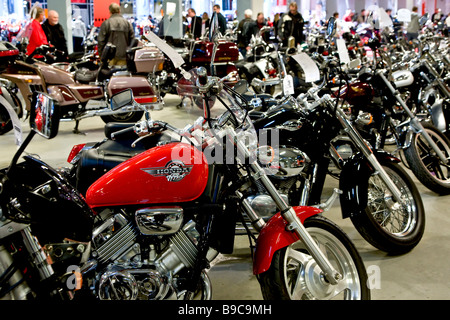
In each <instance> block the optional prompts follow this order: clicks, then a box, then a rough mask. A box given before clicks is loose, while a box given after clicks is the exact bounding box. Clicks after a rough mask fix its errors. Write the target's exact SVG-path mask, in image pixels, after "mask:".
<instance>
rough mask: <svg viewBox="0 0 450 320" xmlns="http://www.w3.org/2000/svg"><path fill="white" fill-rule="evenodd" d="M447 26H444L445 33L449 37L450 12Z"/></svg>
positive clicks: (446, 22) (446, 20)
mask: <svg viewBox="0 0 450 320" xmlns="http://www.w3.org/2000/svg"><path fill="white" fill-rule="evenodd" d="M444 23H445V28H444V35H446V36H447V37H448V36H449V34H450V32H449V31H450V13H449V14H448V15H447V18H445V21H444Z"/></svg>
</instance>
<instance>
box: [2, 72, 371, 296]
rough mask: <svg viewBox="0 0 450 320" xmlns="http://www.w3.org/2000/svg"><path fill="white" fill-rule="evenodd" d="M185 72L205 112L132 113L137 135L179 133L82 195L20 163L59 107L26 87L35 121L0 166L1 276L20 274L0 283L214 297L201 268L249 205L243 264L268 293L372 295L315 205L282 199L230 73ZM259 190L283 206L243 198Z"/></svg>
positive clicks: (42, 290) (350, 248)
mask: <svg viewBox="0 0 450 320" xmlns="http://www.w3.org/2000/svg"><path fill="white" fill-rule="evenodd" d="M184 74H185V76H184V77H183V84H184V86H179V90H180V93H183V92H182V91H184V93H186V90H187V91H188V94H190V95H196V96H197V97H198V98H199V99H201V100H202V101H203V106H204V117H201V118H199V119H198V120H197V121H196V122H195V123H194V125H192V126H191V127H189V128H185V129H183V130H180V129H177V128H174V127H173V126H171V125H170V124H168V123H165V122H161V121H153V120H143V121H141V122H139V123H136V124H135V126H134V127H133V130H134V131H135V132H136V133H138V135H139V136H141V138H144V137H148V136H152V135H153V134H154V133H155V132H161V131H165V130H170V131H172V132H173V133H176V134H178V135H179V136H180V137H182V138H183V139H184V140H183V142H174V143H169V144H165V145H161V146H157V147H154V148H151V149H149V150H147V151H145V152H143V153H140V154H138V155H136V156H135V157H133V158H131V159H129V160H127V161H125V162H123V163H122V164H120V165H118V166H117V167H115V168H113V169H112V170H111V171H109V172H108V173H107V174H105V175H104V176H102V177H101V178H100V179H98V180H97V181H96V182H95V183H94V184H93V185H92V186H91V187H90V188H89V189H88V191H87V193H86V197H85V198H83V197H82V196H81V195H80V194H79V193H78V192H77V191H76V190H74V189H73V188H72V187H71V186H70V185H69V184H68V183H67V181H66V180H65V179H64V178H63V177H62V176H61V175H59V174H58V173H57V172H56V171H55V170H53V169H52V168H51V167H49V166H48V165H46V164H45V163H43V162H42V161H40V160H38V159H36V158H34V157H32V156H25V162H23V163H17V160H18V159H19V156H20V154H21V153H22V151H23V150H24V149H25V147H26V145H27V144H28V143H29V142H30V141H31V139H32V137H33V136H34V135H35V133H36V132H39V133H41V134H43V135H44V136H46V137H49V138H51V137H53V136H54V135H55V134H56V133H55V131H56V130H57V129H58V123H59V122H58V119H57V116H58V115H57V108H54V105H52V101H51V99H49V97H48V96H46V95H44V94H40V95H37V96H36V98H35V102H34V105H35V106H36V107H35V108H33V112H31V115H30V121H31V125H32V128H33V130H32V131H31V133H30V135H29V136H28V137H27V139H26V140H25V142H24V143H23V144H22V146H21V148H20V149H19V150H18V152H17V154H16V155H15V157H14V159H13V161H12V163H11V165H10V167H9V168H7V169H5V170H2V171H0V182H1V186H2V188H0V205H1V209H2V214H3V216H4V217H5V219H2V220H1V224H0V249H2V250H1V251H0V252H1V255H0V259H1V262H2V263H1V264H0V266H1V267H0V273H3V272H4V271H5V270H4V269H7V271H8V272H9V273H14V275H15V277H14V278H11V280H9V278H8V277H5V278H2V279H1V280H2V281H3V282H8V281H10V282H12V283H14V284H17V285H16V286H15V287H12V284H11V286H10V285H7V284H6V283H5V284H4V283H0V284H1V288H2V290H1V291H0V293H1V294H3V295H4V296H7V297H9V296H11V297H14V298H21V297H29V296H31V295H38V296H40V297H41V298H71V297H73V296H75V298H76V297H80V298H81V297H95V298H98V299H102V300H123V299H128V300H135V299H142V300H153V299H156V300H164V299H194V298H196V299H197V298H198V299H211V298H212V295H211V283H210V281H209V279H208V276H207V273H206V272H205V271H206V269H208V268H209V267H210V262H211V261H212V260H213V259H214V258H215V257H216V256H217V254H218V253H231V252H232V250H233V246H234V237H235V224H236V222H237V221H239V220H241V219H243V217H244V216H247V217H248V218H249V219H250V221H251V222H252V224H253V226H254V228H255V229H256V230H259V231H260V232H259V236H258V239H257V240H256V241H257V245H256V250H255V251H254V264H253V273H254V274H255V275H257V276H258V280H259V282H260V285H261V290H262V294H263V297H264V298H265V299H311V298H312V299H369V298H370V290H369V288H368V286H367V274H366V270H365V268H364V264H363V262H362V260H361V257H360V256H359V254H358V252H357V250H356V248H355V247H354V245H353V243H352V242H351V241H350V239H349V238H348V237H347V236H346V235H345V233H344V232H343V231H342V230H341V229H340V228H339V227H337V226H336V225H335V224H334V223H332V222H331V221H329V220H327V219H326V218H325V217H323V216H321V215H319V213H321V210H320V209H317V208H314V207H291V206H289V205H287V204H286V202H285V201H284V200H283V198H282V197H281V196H280V194H279V193H278V191H277V189H276V188H275V187H274V185H273V184H272V183H271V182H270V180H269V178H268V176H267V175H266V174H265V171H264V169H263V167H262V166H261V165H260V164H259V162H258V161H255V160H256V158H255V155H256V153H255V151H256V146H255V145H254V141H257V138H256V137H255V136H254V135H255V130H254V129H253V127H252V121H251V120H250V119H249V117H248V109H247V105H246V103H245V102H243V100H240V99H238V94H237V92H235V91H234V90H232V89H231V88H230V87H228V86H226V85H225V84H224V82H225V81H226V80H227V79H225V78H223V79H219V78H217V77H208V76H207V72H206V70H205V69H204V68H199V69H198V70H197V71H191V72H189V73H184ZM189 84H190V86H189ZM218 96H220V99H218V100H219V101H221V102H222V103H223V104H224V106H225V107H226V108H227V111H226V112H225V113H224V114H222V115H221V116H220V117H219V118H215V119H213V118H211V117H210V104H211V102H213V101H214V100H215V99H216V98H217V97H218ZM111 100H112V105H113V108H121V107H124V106H127V105H133V103H134V102H133V99H132V93H131V90H127V91H124V92H121V93H118V94H116V95H114V96H113V97H112V99H111ZM225 101H227V102H226V103H225ZM129 130H130V129H125V130H124V131H121V132H120V131H119V132H117V133H116V135H120V134H126V132H128V131H129ZM252 141H253V142H252ZM230 155H231V156H230ZM261 188H263V189H264V190H265V192H266V193H267V195H268V199H270V201H272V202H273V204H274V205H276V207H278V209H279V210H280V211H279V213H277V214H276V215H275V216H273V217H272V218H270V220H269V221H268V222H267V223H266V222H265V221H264V220H263V219H262V217H261V216H260V215H259V214H258V212H257V209H255V208H254V207H252V205H251V204H250V202H249V197H250V196H251V195H253V194H255V193H257V192H259V191H258V190H261ZM30 226H32V229H31V228H30ZM4 230H10V231H9V232H2V231H4ZM249 232H250V231H249ZM250 236H252V234H251V232H250ZM252 237H253V236H252ZM250 238H251V237H250ZM13 251H14V252H13ZM1 268H4V269H1ZM81 280H82V282H81ZM3 288H7V289H6V290H3ZM75 289H78V290H79V291H75ZM83 293H84V294H83ZM74 294H75V295H74Z"/></svg>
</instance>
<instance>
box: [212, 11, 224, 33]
mask: <svg viewBox="0 0 450 320" xmlns="http://www.w3.org/2000/svg"><path fill="white" fill-rule="evenodd" d="M213 10H214V12H215V13H216V15H217V19H218V23H219V31H220V33H221V34H225V31H226V30H227V19H225V17H224V16H223V14H221V13H220V6H219V5H218V4H215V5H214V6H213Z"/></svg>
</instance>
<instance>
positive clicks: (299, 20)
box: [278, 12, 305, 46]
mask: <svg viewBox="0 0 450 320" xmlns="http://www.w3.org/2000/svg"><path fill="white" fill-rule="evenodd" d="M279 23H280V27H281V30H279V31H278V35H279V36H280V37H281V40H282V41H283V46H286V45H287V42H288V39H289V37H291V36H292V37H294V38H295V44H299V43H302V42H303V25H304V24H305V22H304V20H303V17H302V15H301V14H300V13H299V12H297V13H296V14H294V15H293V14H292V13H290V12H288V13H285V14H283V16H282V18H281V19H280V21H279Z"/></svg>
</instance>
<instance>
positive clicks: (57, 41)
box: [42, 20, 68, 57]
mask: <svg viewBox="0 0 450 320" xmlns="http://www.w3.org/2000/svg"><path fill="white" fill-rule="evenodd" d="M42 29H44V33H45V35H46V36H47V41H48V43H49V44H51V45H53V46H54V47H55V48H56V49H58V50H60V51H63V52H64V54H62V56H63V57H67V55H68V52H67V41H66V37H65V36H64V29H63V28H62V26H61V25H60V24H59V23H57V24H55V25H54V26H52V25H50V23H49V22H48V20H45V22H44V23H43V24H42Z"/></svg>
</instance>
